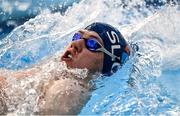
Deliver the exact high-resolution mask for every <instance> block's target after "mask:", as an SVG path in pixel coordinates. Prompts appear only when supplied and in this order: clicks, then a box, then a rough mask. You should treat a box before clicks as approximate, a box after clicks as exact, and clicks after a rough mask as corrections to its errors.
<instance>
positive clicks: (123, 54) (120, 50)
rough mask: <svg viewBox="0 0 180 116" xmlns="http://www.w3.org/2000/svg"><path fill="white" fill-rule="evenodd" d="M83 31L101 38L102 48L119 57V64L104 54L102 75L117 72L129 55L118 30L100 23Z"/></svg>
mask: <svg viewBox="0 0 180 116" xmlns="http://www.w3.org/2000/svg"><path fill="white" fill-rule="evenodd" d="M85 29H86V30H89V31H95V32H96V33H97V34H98V35H99V36H100V37H101V39H102V41H103V44H104V48H105V49H106V50H108V51H109V52H110V53H112V54H114V55H116V56H118V57H120V62H117V61H116V60H114V59H112V58H111V57H110V56H109V55H107V54H105V53H104V61H103V69H102V73H103V74H108V75H110V74H112V73H114V72H115V71H117V69H118V67H119V66H122V65H123V64H124V63H125V61H126V60H127V59H128V57H129V54H130V53H129V49H128V46H127V42H126V41H125V39H124V37H123V36H122V35H121V33H120V32H119V31H118V29H116V28H114V27H113V26H111V25H109V24H106V23H100V22H95V23H92V24H90V25H89V26H87V27H86V28H85Z"/></svg>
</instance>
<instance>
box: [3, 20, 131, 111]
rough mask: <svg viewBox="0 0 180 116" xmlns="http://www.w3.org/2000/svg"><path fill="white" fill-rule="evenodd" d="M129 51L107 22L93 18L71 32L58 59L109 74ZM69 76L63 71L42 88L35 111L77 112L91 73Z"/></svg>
mask: <svg viewBox="0 0 180 116" xmlns="http://www.w3.org/2000/svg"><path fill="white" fill-rule="evenodd" d="M129 55H130V51H129V46H128V44H127V42H126V41H125V39H124V38H123V36H122V35H121V33H120V32H119V31H118V30H117V29H116V28H114V27H113V26H111V25H109V24H106V23H100V22H96V23H92V24H90V25H89V26H87V27H86V28H85V29H81V30H79V31H78V32H76V33H75V34H74V36H73V37H72V42H71V43H70V44H69V46H68V47H67V49H66V51H65V52H64V54H63V55H62V56H61V61H63V62H65V64H66V65H67V67H68V68H80V69H84V68H86V69H88V71H89V75H92V74H95V73H96V72H100V73H102V74H104V75H111V74H113V73H114V72H115V71H116V70H117V69H118V67H121V66H122V65H123V64H124V63H125V62H126V60H127V59H128V58H129ZM36 72H37V70H36V69H35V70H34V69H33V70H27V71H25V72H21V71H19V72H18V73H13V76H14V77H17V78H22V77H28V76H29V75H33V74H35V73H36ZM67 73H68V72H67ZM53 74H55V73H53ZM54 76H55V75H54ZM56 76H57V75H56ZM58 76H61V75H58ZM72 77H73V75H72V74H70V75H69V76H68V74H67V78H65V79H59V80H56V81H54V82H52V83H51V84H50V85H49V86H48V87H47V88H46V89H45V90H44V91H45V96H44V99H45V101H46V103H45V105H44V108H42V109H41V112H40V113H39V114H78V113H79V112H80V110H81V108H82V107H83V106H84V104H86V102H87V101H88V99H89V97H90V94H89V92H90V89H91V87H90V86H88V82H89V81H90V80H91V77H90V76H88V77H87V78H88V79H87V78H86V79H85V80H83V79H82V80H81V79H77V78H72ZM0 79H1V81H2V80H5V79H3V76H2V77H1V76H0ZM75 83H76V84H75ZM67 88H68V89H67ZM54 91H60V92H61V94H55V92H54ZM67 91H69V92H68V93H67ZM50 106H51V107H50Z"/></svg>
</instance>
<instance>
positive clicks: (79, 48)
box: [70, 39, 85, 53]
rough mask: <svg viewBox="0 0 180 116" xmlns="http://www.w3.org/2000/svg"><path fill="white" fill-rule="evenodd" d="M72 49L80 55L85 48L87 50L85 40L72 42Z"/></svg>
mask: <svg viewBox="0 0 180 116" xmlns="http://www.w3.org/2000/svg"><path fill="white" fill-rule="evenodd" d="M70 48H72V49H74V50H75V51H76V52H78V53H80V52H81V51H82V50H83V48H85V44H84V40H83V39H80V40H76V41H72V42H71V44H70Z"/></svg>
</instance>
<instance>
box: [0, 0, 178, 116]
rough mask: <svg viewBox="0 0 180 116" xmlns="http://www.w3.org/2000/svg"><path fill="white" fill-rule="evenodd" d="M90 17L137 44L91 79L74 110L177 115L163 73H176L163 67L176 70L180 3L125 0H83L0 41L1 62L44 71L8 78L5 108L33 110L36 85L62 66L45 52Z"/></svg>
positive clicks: (175, 101) (60, 47)
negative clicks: (107, 72)
mask: <svg viewBox="0 0 180 116" xmlns="http://www.w3.org/2000/svg"><path fill="white" fill-rule="evenodd" d="M125 4H126V5H125ZM146 17H148V18H146ZM94 21H101V22H107V23H109V24H111V25H114V26H115V27H118V28H119V29H120V30H121V32H122V34H123V35H124V36H125V38H126V39H127V40H128V42H129V43H130V44H131V45H138V47H139V50H138V51H137V52H136V53H134V55H133V56H132V57H131V58H130V60H129V61H128V62H127V63H126V65H125V66H124V67H122V69H120V70H118V72H117V73H115V74H114V75H112V76H111V77H99V78H98V79H96V80H94V83H95V84H96V88H97V89H96V90H95V91H94V92H93V93H92V97H91V99H90V100H89V101H88V103H87V104H86V105H85V106H84V107H83V109H82V111H81V113H80V114H79V115H83V114H103V115H151V114H154V115H159V114H167V115H168V114H170V115H173V114H178V113H179V111H180V108H179V105H180V102H179V101H180V100H179V98H180V97H178V95H177V96H174V95H176V94H177V93H180V92H179V91H178V90H176V91H174V92H172V91H171V90H172V89H173V86H171V88H170V89H169V88H168V87H169V85H168V84H167V83H165V81H167V79H166V78H165V77H166V76H167V74H168V75H170V76H171V77H174V78H173V79H174V80H175V81H176V80H178V79H177V78H178V77H176V76H174V75H173V73H169V72H168V71H170V72H171V71H176V72H177V75H179V69H180V67H179V66H180V64H179V63H180V62H179V61H180V60H179V59H180V58H179V56H180V52H179V49H180V48H179V44H180V41H179V38H180V35H179V32H178V30H179V29H180V25H179V24H180V10H179V6H178V5H177V6H164V7H163V8H161V10H159V11H156V10H155V9H153V10H152V9H151V10H149V9H148V8H146V6H145V3H144V2H142V1H141V0H134V1H132V2H125V3H124V2H121V1H118V0H98V1H90V0H82V1H81V2H80V3H78V4H74V5H73V6H72V7H71V8H69V9H68V10H67V11H66V12H65V15H61V14H59V13H55V14H52V13H50V12H45V13H42V14H40V15H38V16H37V17H35V18H34V19H31V20H29V21H28V22H26V23H25V24H24V25H22V26H19V27H17V28H16V29H15V30H14V31H13V32H11V33H10V34H9V35H8V36H7V37H6V38H4V39H3V40H2V41H0V58H1V60H0V67H2V68H8V69H13V70H17V69H23V68H28V67H31V66H32V65H34V64H37V63H38V64H41V63H43V64H45V65H43V66H42V67H40V68H42V69H44V70H45V72H39V73H38V74H37V75H36V76H35V77H28V78H26V79H23V80H22V81H20V82H17V81H16V80H13V78H11V77H8V78H7V80H8V82H9V83H10V84H9V88H7V89H6V90H5V91H7V94H8V96H11V98H10V101H8V100H7V103H8V104H7V107H8V111H9V112H10V113H16V114H32V113H35V112H38V101H37V99H38V97H39V96H40V94H41V93H39V92H38V89H37V88H38V85H39V84H41V83H43V82H44V83H48V80H49V79H50V77H49V76H48V75H49V73H48V72H50V71H51V70H53V69H57V71H60V72H63V71H64V70H66V71H67V69H66V68H65V67H66V66H65V65H63V64H62V63H58V62H53V60H50V61H52V62H49V60H48V61H47V59H51V58H46V57H51V56H52V55H54V54H55V58H57V59H58V57H59V55H60V54H61V52H62V50H63V48H64V47H65V46H66V45H67V43H68V42H69V41H70V39H71V36H72V34H73V32H75V31H77V30H78V29H81V28H83V27H85V26H86V25H88V24H89V23H91V22H94ZM57 51H58V52H57ZM53 58H54V57H53ZM53 58H52V59H53ZM42 59H44V60H42ZM39 62H40V63H39ZM47 62H48V63H47ZM39 66H40V65H39ZM72 72H73V73H75V74H77V75H78V77H79V78H84V77H85V76H86V71H84V70H83V71H81V70H76V69H75V70H73V71H72ZM82 72H85V73H82ZM3 73H6V71H3ZM164 74H165V75H164ZM40 77H41V78H40ZM175 81H172V82H175ZM12 88H14V89H12ZM17 90H18V91H17ZM19 90H20V91H19ZM173 90H174V89H173ZM14 93H16V94H15V95H14Z"/></svg>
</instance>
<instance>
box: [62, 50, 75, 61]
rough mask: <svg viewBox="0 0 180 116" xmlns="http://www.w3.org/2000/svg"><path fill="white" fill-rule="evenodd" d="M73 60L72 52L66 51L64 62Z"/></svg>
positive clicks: (63, 57)
mask: <svg viewBox="0 0 180 116" xmlns="http://www.w3.org/2000/svg"><path fill="white" fill-rule="evenodd" d="M72 58H73V55H72V53H71V52H70V51H66V52H65V53H64V55H63V56H62V60H64V61H70V60H72Z"/></svg>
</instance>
